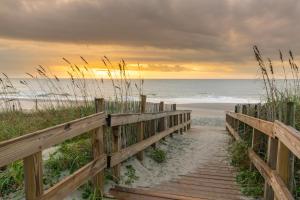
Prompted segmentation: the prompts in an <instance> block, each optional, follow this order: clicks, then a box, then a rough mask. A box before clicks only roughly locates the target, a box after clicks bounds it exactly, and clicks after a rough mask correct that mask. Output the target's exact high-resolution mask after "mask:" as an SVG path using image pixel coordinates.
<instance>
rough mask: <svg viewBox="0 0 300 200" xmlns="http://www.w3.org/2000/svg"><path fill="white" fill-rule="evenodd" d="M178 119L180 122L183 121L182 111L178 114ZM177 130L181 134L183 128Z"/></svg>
mask: <svg viewBox="0 0 300 200" xmlns="http://www.w3.org/2000/svg"><path fill="white" fill-rule="evenodd" d="M179 121H180V124H182V123H183V114H182V113H180V114H179ZM179 132H180V134H183V128H180V130H179Z"/></svg>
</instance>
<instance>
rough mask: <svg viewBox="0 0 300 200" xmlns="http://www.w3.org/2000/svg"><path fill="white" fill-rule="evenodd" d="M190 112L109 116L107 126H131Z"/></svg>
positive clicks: (177, 111) (178, 111)
mask: <svg viewBox="0 0 300 200" xmlns="http://www.w3.org/2000/svg"><path fill="white" fill-rule="evenodd" d="M190 112H192V111H191V110H176V111H165V112H158V113H142V114H136V113H134V114H130V113H129V114H111V115H109V119H108V120H109V123H108V125H109V126H120V125H125V124H133V123H137V122H142V121H149V120H154V119H158V118H163V117H168V116H172V115H178V114H181V113H190Z"/></svg>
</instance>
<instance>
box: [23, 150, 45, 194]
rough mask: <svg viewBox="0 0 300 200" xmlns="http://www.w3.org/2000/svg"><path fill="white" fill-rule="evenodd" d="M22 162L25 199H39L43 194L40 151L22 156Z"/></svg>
mask: <svg viewBox="0 0 300 200" xmlns="http://www.w3.org/2000/svg"><path fill="white" fill-rule="evenodd" d="M23 162H24V178H25V196H26V199H30V200H35V199H39V197H40V196H41V195H42V194H43V166H42V162H43V160H42V152H41V151H40V152H37V153H35V154H33V155H30V156H28V157H26V158H24V160H23Z"/></svg>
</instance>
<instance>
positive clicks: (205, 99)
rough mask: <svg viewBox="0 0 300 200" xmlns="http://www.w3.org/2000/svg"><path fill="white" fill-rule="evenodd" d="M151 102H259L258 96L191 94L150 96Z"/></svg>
mask: <svg viewBox="0 0 300 200" xmlns="http://www.w3.org/2000/svg"><path fill="white" fill-rule="evenodd" d="M148 100H149V101H151V102H160V101H164V102H166V103H176V104H191V103H259V102H261V100H260V99H259V98H258V97H257V98H255V97H232V96H206V97H204V96H191V97H175V98H151V97H150V98H148Z"/></svg>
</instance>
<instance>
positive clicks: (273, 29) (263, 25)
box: [0, 0, 300, 61]
mask: <svg viewBox="0 0 300 200" xmlns="http://www.w3.org/2000/svg"><path fill="white" fill-rule="evenodd" d="M299 19H300V3H299V1H298V0H285V1H282V0H147V1H142V0H99V1H96V0H81V1H80V0H53V1H49V0H19V1H17V0H2V1H1V2H0V37H2V38H13V39H28V40H38V41H54V42H71V43H84V44H109V45H112V44H116V45H125V46H126V45H127V46H152V47H157V48H163V49H165V48H166V49H169V48H170V49H171V48H174V49H193V50H196V51H207V53H206V55H205V56H203V55H201V56H199V57H200V58H201V59H202V60H203V59H207V60H211V59H218V60H220V61H222V60H224V61H238V60H243V59H245V58H248V57H249V54H251V53H250V52H251V46H252V45H253V44H258V45H261V46H264V47H265V49H267V50H268V49H272V50H274V49H275V50H277V49H279V48H287V49H289V48H292V49H293V50H294V51H296V53H297V52H300V45H299V39H300V34H299V31H300V26H299V23H298V20H299Z"/></svg>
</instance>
